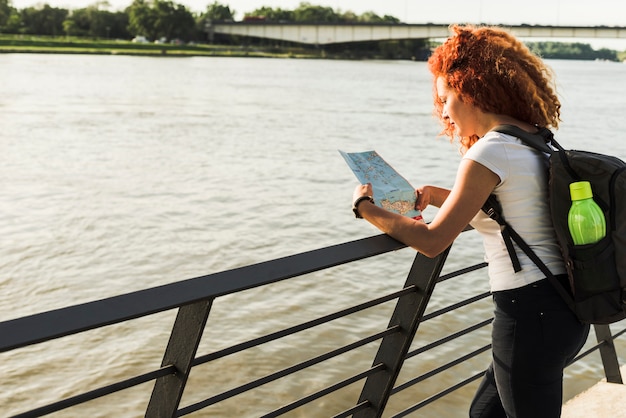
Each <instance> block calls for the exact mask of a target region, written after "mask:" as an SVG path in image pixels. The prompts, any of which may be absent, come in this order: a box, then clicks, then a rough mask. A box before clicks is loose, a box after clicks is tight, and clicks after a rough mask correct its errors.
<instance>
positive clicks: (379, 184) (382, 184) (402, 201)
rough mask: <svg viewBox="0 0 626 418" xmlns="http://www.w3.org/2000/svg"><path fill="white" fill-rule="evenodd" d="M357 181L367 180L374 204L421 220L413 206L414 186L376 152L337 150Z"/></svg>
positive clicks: (363, 181) (362, 182)
mask: <svg viewBox="0 0 626 418" xmlns="http://www.w3.org/2000/svg"><path fill="white" fill-rule="evenodd" d="M339 153H340V154H341V156H342V157H343V158H344V159H345V160H346V163H348V166H349V167H350V168H351V169H352V172H353V173H354V175H355V176H356V178H357V179H358V180H359V181H360V182H361V184H366V183H371V184H372V188H373V189H374V201H375V203H376V205H377V206H380V207H381V208H383V209H386V210H388V211H391V212H395V213H399V214H400V215H404V216H408V217H411V218H413V219H418V220H419V219H422V214H421V213H420V211H419V210H417V209H415V189H414V188H413V186H411V184H410V183H409V182H408V181H406V179H405V178H404V177H402V176H401V175H400V174H399V173H398V172H397V171H396V170H395V169H394V168H393V167H391V166H390V165H389V164H387V162H386V161H385V160H383V159H382V157H381V156H380V155H378V153H377V152H376V151H364V152H350V153H348V152H344V151H341V150H339Z"/></svg>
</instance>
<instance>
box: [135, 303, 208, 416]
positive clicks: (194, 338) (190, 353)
mask: <svg viewBox="0 0 626 418" xmlns="http://www.w3.org/2000/svg"><path fill="white" fill-rule="evenodd" d="M212 303H213V299H209V300H203V301H200V302H195V303H192V304H190V305H185V306H181V307H180V308H179V309H178V315H177V316H176V322H174V327H173V328H172V333H171V335H170V340H169V342H168V344H167V348H166V349H165V355H164V356H163V361H162V363H161V367H164V366H169V365H173V366H175V367H176V373H175V374H169V375H167V376H163V377H160V378H158V379H157V380H156V382H155V383H154V388H153V389H152V396H151V397H150V403H149V404H148V408H147V409H146V417H149V418H165V417H167V418H171V417H174V416H176V411H177V410H178V405H179V404H180V400H181V398H182V396H183V391H184V390H185V384H186V383H187V378H188V377H189V371H190V370H191V363H192V361H193V359H194V357H195V355H196V351H197V350H198V345H199V344H200V340H201V338H202V333H203V331H204V327H205V325H206V322H207V318H208V317H209V311H210V310H211V304H212Z"/></svg>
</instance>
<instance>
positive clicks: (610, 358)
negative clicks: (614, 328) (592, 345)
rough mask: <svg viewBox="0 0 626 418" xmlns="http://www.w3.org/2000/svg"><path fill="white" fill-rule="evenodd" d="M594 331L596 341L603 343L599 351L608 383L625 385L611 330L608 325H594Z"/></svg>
mask: <svg viewBox="0 0 626 418" xmlns="http://www.w3.org/2000/svg"><path fill="white" fill-rule="evenodd" d="M593 329H594V331H595V332H596V340H597V341H598V342H599V343H602V345H600V348H599V349H600V357H601V358H602V366H603V367H604V375H605V376H606V381H607V382H609V383H620V384H622V383H624V382H623V381H622V373H621V372H620V370H619V360H618V359H617V352H616V351H615V342H614V341H613V335H612V334H611V328H610V327H609V326H608V325H594V326H593Z"/></svg>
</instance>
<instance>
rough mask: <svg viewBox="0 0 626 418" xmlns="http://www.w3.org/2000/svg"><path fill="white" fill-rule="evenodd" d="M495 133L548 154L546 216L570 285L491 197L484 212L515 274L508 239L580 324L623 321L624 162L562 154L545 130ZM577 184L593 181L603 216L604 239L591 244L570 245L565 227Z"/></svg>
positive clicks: (625, 286) (625, 279) (625, 295)
mask: <svg viewBox="0 0 626 418" xmlns="http://www.w3.org/2000/svg"><path fill="white" fill-rule="evenodd" d="M493 130H494V131H497V132H501V133H504V134H509V135H513V136H515V137H517V138H519V139H521V140H522V141H523V142H524V143H525V144H526V145H528V146H530V147H532V148H534V149H535V150H537V151H539V152H541V153H543V154H545V155H546V156H547V157H546V158H547V159H548V170H549V173H548V179H549V185H548V195H549V203H550V212H551V217H552V222H553V225H554V229H555V231H556V236H557V240H558V243H559V246H560V248H561V252H562V253H563V258H564V260H565V265H566V267H567V272H568V276H569V282H570V286H569V289H568V288H566V287H564V286H563V285H562V284H561V282H560V281H559V280H558V279H557V278H556V277H555V276H554V275H553V274H552V273H551V272H550V270H549V269H548V268H547V267H546V265H545V264H544V263H543V262H542V261H541V260H540V259H539V257H537V255H536V254H535V253H534V252H533V250H532V249H531V248H530V247H529V246H528V244H526V242H524V240H523V239H522V237H520V236H519V235H518V234H517V232H515V231H514V230H513V228H511V226H510V225H509V224H508V223H507V222H506V220H505V219H504V217H503V215H502V212H501V207H500V205H499V202H498V201H497V199H496V198H495V196H493V195H492V196H491V197H490V198H489V199H488V200H487V202H486V203H485V206H483V210H484V211H485V212H486V213H487V214H488V215H489V216H490V217H491V218H492V219H494V220H495V221H497V222H498V224H500V227H501V230H502V237H503V238H504V241H505V243H506V247H507V250H508V252H509V255H510V256H511V261H512V263H513V268H514V270H515V271H516V272H518V271H520V270H521V267H520V263H519V260H518V259H517V255H516V254H515V248H514V246H513V243H512V241H515V243H516V244H517V245H518V247H519V248H521V249H522V251H524V253H526V255H527V256H528V257H529V258H530V259H531V260H532V261H533V262H534V263H535V264H536V265H537V267H539V269H540V270H541V271H542V272H543V273H544V274H545V275H546V277H547V278H548V280H549V281H550V283H552V284H553V285H554V286H555V288H556V289H557V291H558V292H559V294H560V295H561V296H562V297H563V299H564V300H565V301H566V302H567V304H568V305H569V306H570V308H571V309H572V310H573V311H574V312H575V314H576V316H577V317H578V319H579V320H580V321H581V322H583V323H587V324H610V323H612V322H617V321H619V320H621V319H624V318H626V163H624V161H622V160H620V159H619V158H616V157H612V156H608V155H603V154H597V153H593V152H588V151H576V150H565V149H563V147H561V145H559V143H558V142H556V140H555V139H554V137H553V134H552V132H551V131H550V130H549V129H546V128H542V129H540V130H539V132H537V133H536V134H531V133H528V132H526V131H524V130H522V129H520V128H518V127H517V126H512V125H500V126H497V127H496V128H494V129H493ZM581 180H586V181H589V182H590V183H591V188H592V191H593V199H594V201H595V202H596V203H597V204H598V205H599V206H600V208H601V209H602V210H603V212H604V215H605V218H606V231H607V233H606V236H605V237H604V238H603V239H602V240H600V241H599V242H597V243H595V244H589V245H574V243H573V241H572V238H571V236H570V233H569V229H568V226H567V215H568V212H569V209H570V206H571V199H570V192H569V184H570V183H572V182H576V181H581ZM511 240H512V241H511Z"/></svg>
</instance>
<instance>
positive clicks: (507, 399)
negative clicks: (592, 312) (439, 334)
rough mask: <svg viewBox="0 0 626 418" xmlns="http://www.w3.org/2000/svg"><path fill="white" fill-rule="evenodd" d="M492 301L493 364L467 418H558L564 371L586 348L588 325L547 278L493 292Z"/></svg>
mask: <svg viewBox="0 0 626 418" xmlns="http://www.w3.org/2000/svg"><path fill="white" fill-rule="evenodd" d="M560 279H561V280H563V279H565V280H566V277H560ZM493 300H494V302H495V318H494V321H493V331H492V345H493V349H492V351H493V361H492V363H491V365H490V366H489V369H488V370H487V373H486V374H485V377H484V378H483V381H482V382H481V384H480V386H479V387H478V391H477V393H476V396H475V397H474V400H473V401H472V405H471V407H470V417H471V418H496V417H497V418H506V417H508V418H557V417H559V416H560V415H561V405H562V403H563V369H564V368H565V366H566V365H567V363H568V362H569V361H571V359H573V358H574V356H575V355H576V353H578V351H580V349H581V348H582V346H583V345H584V344H585V341H586V340H587V335H588V333H589V326H588V325H583V324H581V323H580V322H579V321H578V319H577V318H576V317H575V316H574V314H573V313H572V311H571V310H570V309H569V308H568V307H567V305H566V304H565V302H563V300H562V299H561V297H560V296H559V294H558V293H556V290H555V289H554V288H553V287H552V285H551V284H550V282H549V281H548V280H547V279H544V280H542V281H540V282H537V283H533V284H531V285H528V286H524V287H522V288H519V289H513V290H506V291H502V292H494V294H493Z"/></svg>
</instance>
